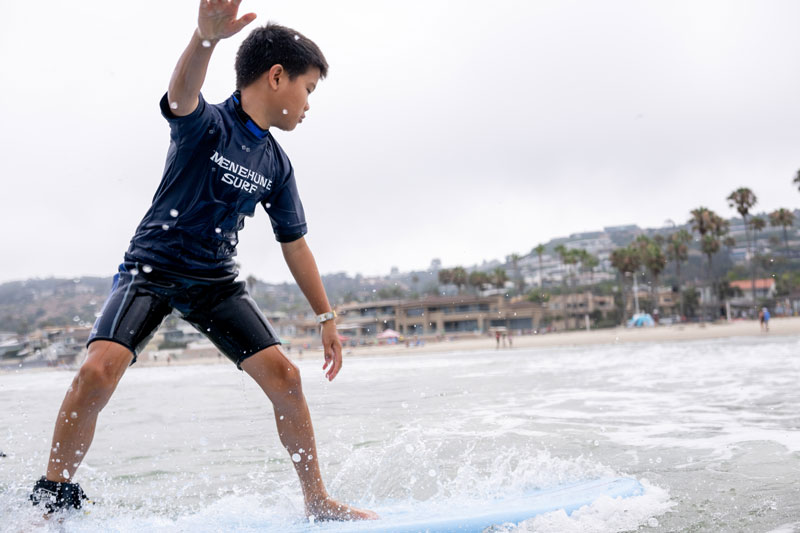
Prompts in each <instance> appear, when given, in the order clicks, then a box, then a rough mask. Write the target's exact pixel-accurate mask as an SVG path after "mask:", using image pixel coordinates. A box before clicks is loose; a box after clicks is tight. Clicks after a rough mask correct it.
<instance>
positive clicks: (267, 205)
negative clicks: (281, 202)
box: [264, 202, 272, 209]
mask: <svg viewBox="0 0 800 533" xmlns="http://www.w3.org/2000/svg"><path fill="white" fill-rule="evenodd" d="M264 207H266V208H267V209H269V208H270V207H272V204H271V203H269V202H267V203H265V204H264Z"/></svg>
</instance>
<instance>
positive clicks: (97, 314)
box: [94, 311, 103, 318]
mask: <svg viewBox="0 0 800 533" xmlns="http://www.w3.org/2000/svg"><path fill="white" fill-rule="evenodd" d="M101 316H103V313H100V312H99V311H98V312H97V313H95V314H94V317H95V318H100V317H101Z"/></svg>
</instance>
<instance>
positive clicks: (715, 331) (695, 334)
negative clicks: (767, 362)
mask: <svg viewBox="0 0 800 533" xmlns="http://www.w3.org/2000/svg"><path fill="white" fill-rule="evenodd" d="M769 326H770V327H769V333H765V332H762V331H761V330H760V326H759V323H758V321H756V320H736V321H732V322H720V323H714V324H706V323H700V324H675V325H670V326H656V327H650V328H625V327H616V328H607V329H596V330H591V331H585V330H580V331H574V330H573V331H563V332H554V333H547V334H543V335H522V336H515V337H513V347H511V348H509V347H503V345H502V343H501V345H500V348H499V350H501V351H502V350H513V349H516V348H539V347H542V348H545V347H558V346H585V345H597V344H620V343H663V342H681V341H693V340H704V339H725V338H735V337H759V336H763V337H765V338H769V337H770V336H785V335H800V317H781V318H773V319H771V320H770V321H769ZM496 346H497V343H496V341H495V339H494V337H489V336H486V335H480V336H476V337H475V338H472V339H463V338H462V339H458V340H453V341H442V342H430V343H429V342H426V343H425V345H423V346H410V347H408V348H406V346H405V345H404V344H402V343H401V344H396V345H388V346H387V345H384V346H357V347H354V348H346V349H345V353H346V354H347V355H348V356H351V357H353V356H356V357H375V356H381V355H397V354H409V355H411V354H424V353H437V352H453V351H475V350H494V349H496ZM312 353H316V352H312ZM289 355H290V356H292V357H294V354H291V353H290V354H289ZM307 357H308V356H307V355H306V353H304V354H303V357H301V358H300V359H306V358H307Z"/></svg>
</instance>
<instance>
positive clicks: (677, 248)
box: [667, 229, 692, 317]
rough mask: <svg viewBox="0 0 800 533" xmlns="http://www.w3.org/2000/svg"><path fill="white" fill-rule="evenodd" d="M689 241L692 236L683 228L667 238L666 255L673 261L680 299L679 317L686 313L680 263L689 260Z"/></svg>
mask: <svg viewBox="0 0 800 533" xmlns="http://www.w3.org/2000/svg"><path fill="white" fill-rule="evenodd" d="M690 242H692V236H691V235H690V234H689V232H688V231H686V230H685V229H682V230H678V231H676V232H675V233H673V234H671V235H670V236H669V238H668V240H667V257H668V258H669V260H670V261H675V275H676V277H677V278H678V294H679V295H680V300H681V317H683V316H684V315H685V314H686V313H685V310H684V303H683V289H682V288H681V263H684V262H686V261H688V260H689V243H690Z"/></svg>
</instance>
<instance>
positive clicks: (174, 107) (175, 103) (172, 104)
mask: <svg viewBox="0 0 800 533" xmlns="http://www.w3.org/2000/svg"><path fill="white" fill-rule="evenodd" d="M169 106H170V107H171V108H172V109H178V102H172V103H171V104H169Z"/></svg>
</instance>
